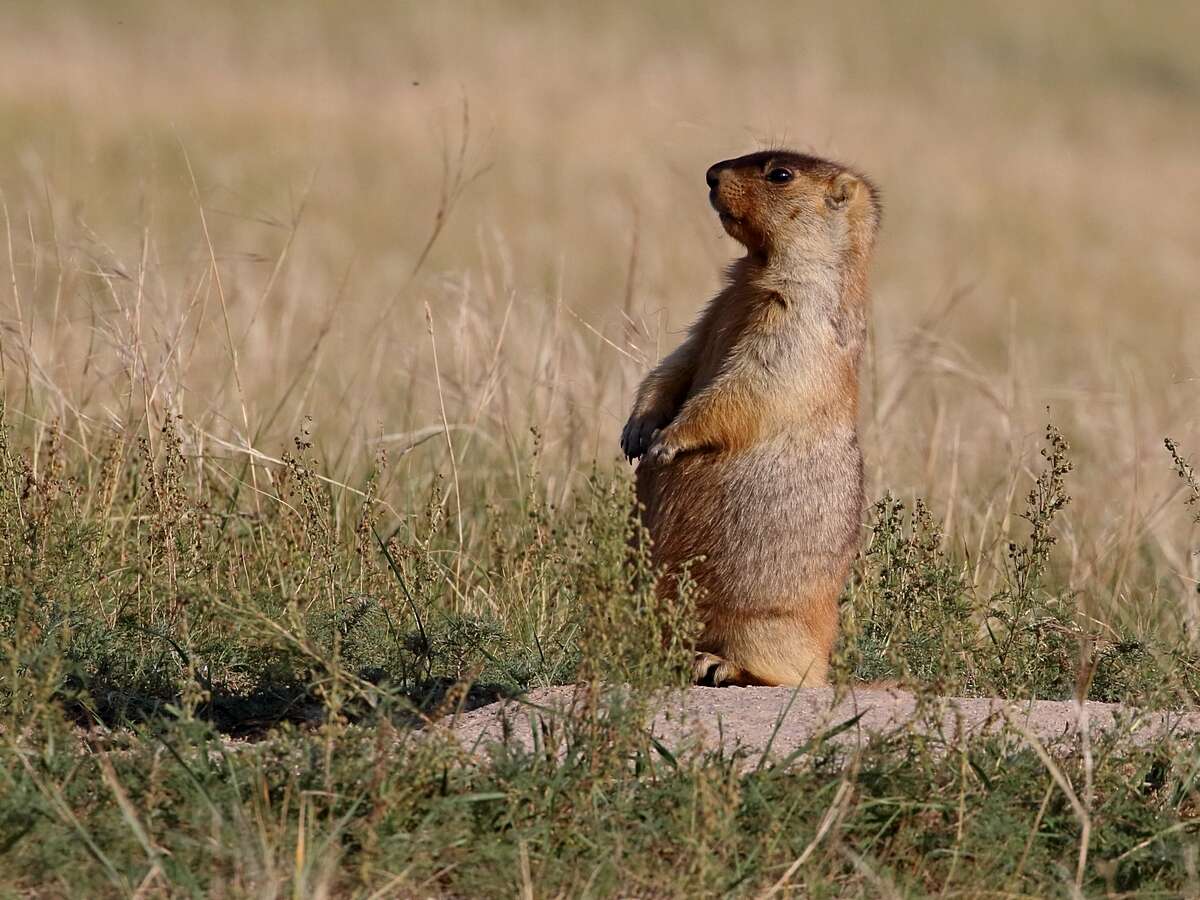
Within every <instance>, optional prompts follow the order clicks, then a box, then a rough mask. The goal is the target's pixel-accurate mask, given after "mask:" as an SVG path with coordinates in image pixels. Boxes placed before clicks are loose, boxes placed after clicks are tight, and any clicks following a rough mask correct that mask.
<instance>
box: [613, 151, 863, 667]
mask: <svg viewBox="0 0 1200 900" xmlns="http://www.w3.org/2000/svg"><path fill="white" fill-rule="evenodd" d="M780 169H783V170H786V171H787V172H788V173H790V176H791V177H790V179H787V180H784V179H783V178H782V176H779V175H778V172H777V170H780ZM772 173H775V174H774V175H772ZM707 177H708V183H709V186H710V200H711V202H712V205H713V207H714V208H715V209H716V210H717V212H718V213H719V214H720V218H721V222H722V224H723V225H724V226H725V230H726V231H728V232H729V234H730V235H732V236H733V237H734V238H736V239H737V240H738V241H739V242H741V243H742V244H743V245H744V246H745V248H746V251H747V252H746V255H745V256H744V257H743V258H742V259H739V260H738V261H736V262H735V263H734V264H733V265H732V266H731V267H730V270H729V284H728V286H726V288H725V289H724V290H722V291H721V292H720V293H719V294H718V295H717V296H716V297H715V298H714V299H713V300H712V301H711V302H710V303H709V304H708V306H707V307H706V308H705V309H704V311H703V312H702V313H701V315H700V317H699V319H697V321H696V322H695V324H693V325H692V327H691V329H690V331H689V332H688V335H687V337H686V339H685V340H684V341H683V343H682V344H681V345H680V346H679V347H678V348H677V349H676V350H675V351H674V352H673V353H671V354H670V355H669V356H667V357H666V358H664V359H663V360H662V361H661V362H660V363H659V364H658V366H656V367H655V369H654V370H653V371H652V372H650V374H648V375H647V376H646V378H645V380H644V381H643V382H642V384H641V387H640V388H639V389H638V392H637V399H636V401H635V402H634V407H633V413H632V415H631V416H630V418H629V422H628V423H627V424H626V426H625V430H624V433H623V434H622V436H621V445H622V447H623V449H624V450H625V453H626V454H627V455H628V456H629V457H630V458H631V459H633V458H638V457H641V459H642V461H641V463H640V465H639V466H638V470H637V494H638V500H639V502H640V504H641V505H642V507H643V509H644V512H643V516H644V520H645V524H646V527H647V529H648V531H649V533H650V537H651V540H652V541H653V554H654V559H655V561H656V562H657V563H658V564H659V565H662V566H663V567H664V568H665V570H666V571H667V573H668V577H667V578H666V579H664V585H669V584H670V583H671V581H672V579H671V577H670V575H671V573H677V572H678V571H679V569H680V568H681V567H682V566H683V565H684V564H685V563H688V562H692V566H691V574H692V577H693V578H694V579H695V580H696V582H697V584H698V586H699V587H700V589H701V592H700V593H701V595H700V598H699V600H698V610H699V613H700V617H701V620H702V630H701V634H700V638H699V640H698V642H697V645H696V650H697V657H696V664H695V667H696V668H695V674H696V680H697V681H704V682H706V683H713V684H789V685H794V684H805V685H816V684H824V683H825V681H826V672H827V669H828V665H829V654H830V651H831V649H832V647H833V643H834V640H835V639H836V637H837V624H838V623H837V618H838V610H837V598H838V595H839V594H840V593H841V590H842V587H843V585H844V584H845V580H846V576H847V573H848V571H849V567H850V563H851V561H852V559H853V557H854V553H855V550H856V548H857V546H858V540H859V529H860V527H861V516H862V502H863V489H862V455H861V452H860V451H859V446H858V434H857V427H858V426H857V418H858V369H859V363H860V360H861V358H862V351H863V345H864V343H865V338H866V306H867V266H868V263H869V259H870V254H871V248H872V245H873V243H874V238H875V232H876V230H877V228H878V225H879V214H880V209H879V200H878V192H877V191H876V189H875V188H874V186H873V185H871V183H870V182H869V181H868V180H867V179H866V178H865V177H863V176H862V175H859V174H858V173H856V172H853V171H851V170H850V169H848V168H846V167H844V166H841V165H838V164H837V163H833V162H829V161H827V160H822V159H817V158H815V157H811V156H805V155H802V154H798V153H791V152H787V151H764V152H761V153H752V154H750V155H748V156H743V157H739V158H738V159H732V160H726V161H725V162H720V163H717V164H716V165H715V166H713V167H712V168H711V169H709V171H708V176H707ZM664 589H665V587H664Z"/></svg>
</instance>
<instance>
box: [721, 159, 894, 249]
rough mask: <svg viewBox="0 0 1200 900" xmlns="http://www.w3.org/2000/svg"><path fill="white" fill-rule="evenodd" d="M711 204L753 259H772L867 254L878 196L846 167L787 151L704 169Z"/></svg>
mask: <svg viewBox="0 0 1200 900" xmlns="http://www.w3.org/2000/svg"><path fill="white" fill-rule="evenodd" d="M705 179H706V180H707V181H708V187H709V192H708V198H709V202H710V203H712V206H713V209H715V210H716V211H717V213H718V214H719V215H720V217H721V224H722V225H723V226H725V230H726V231H727V232H729V234H730V235H731V236H732V237H734V238H736V239H737V240H738V241H739V242H740V243H742V244H743V245H744V246H745V247H746V249H747V250H748V251H750V254H751V255H752V256H756V257H762V258H764V259H773V258H778V257H781V256H787V255H790V253H792V252H795V251H798V252H800V253H802V254H806V255H814V256H824V255H827V254H832V255H834V256H838V255H840V254H841V253H842V252H844V251H846V250H853V249H857V250H860V251H863V252H869V250H870V248H871V244H872V242H873V241H874V238H875V232H876V230H877V228H878V227H879V216H880V205H879V191H878V190H877V189H876V188H875V186H874V185H873V184H871V182H870V181H868V180H867V179H866V177H865V176H863V175H860V174H858V173H857V172H855V171H853V170H852V169H849V168H847V167H846V166H843V165H840V164H838V163H835V162H831V161H829V160H825V159H820V158H818V157H815V156H807V155H805V154H803V153H794V152H792V151H790V150H763V151H760V152H758V153H751V154H748V155H747V156H739V157H738V158H737V159H727V160H724V161H723V162H719V163H717V164H716V165H714V166H713V167H712V168H710V169H709V170H708V173H707V175H706V176H705Z"/></svg>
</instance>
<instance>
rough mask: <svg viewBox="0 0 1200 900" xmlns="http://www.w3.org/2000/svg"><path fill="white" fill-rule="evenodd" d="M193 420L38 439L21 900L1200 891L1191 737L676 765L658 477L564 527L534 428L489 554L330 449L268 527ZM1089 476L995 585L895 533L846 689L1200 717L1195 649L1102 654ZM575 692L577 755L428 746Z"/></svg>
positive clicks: (309, 460)
mask: <svg viewBox="0 0 1200 900" xmlns="http://www.w3.org/2000/svg"><path fill="white" fill-rule="evenodd" d="M182 429H183V426H182V423H179V422H177V421H171V422H169V423H168V426H167V427H166V428H164V429H163V431H162V432H161V433H160V434H159V435H157V436H156V441H155V444H156V449H155V450H153V451H151V450H150V445H149V442H148V441H144V440H143V441H135V442H132V443H130V444H123V443H120V442H117V443H114V444H112V445H111V446H109V447H107V448H104V449H100V450H97V451H94V452H92V453H91V454H89V455H86V456H85V455H84V454H82V453H81V452H80V451H79V450H78V448H77V447H74V446H73V445H72V443H71V441H70V440H68V439H67V437H66V436H65V435H63V434H61V433H60V432H57V431H51V432H49V433H48V434H47V435H45V436H43V437H42V438H41V439H40V440H37V439H35V438H33V437H30V436H29V435H27V434H26V433H25V432H24V431H23V430H22V429H12V428H11V426H8V425H7V424H6V429H5V432H4V434H5V437H4V442H3V444H0V565H2V566H3V571H4V588H3V592H2V593H0V658H2V659H3V666H4V668H3V675H2V681H0V684H2V687H0V722H2V723H3V724H2V728H3V730H2V732H0V755H2V762H3V766H2V767H0V771H2V772H3V774H2V775H0V779H2V788H0V860H2V861H3V865H2V866H0V869H2V871H3V872H4V875H3V879H2V881H0V885H2V886H3V889H4V890H5V891H7V892H9V893H11V894H13V895H14V896H19V895H22V893H23V892H27V891H30V890H33V891H36V892H39V893H48V894H51V895H53V894H58V895H62V896H80V895H88V896H102V895H108V896H121V895H125V894H128V893H132V892H135V891H136V890H138V889H139V888H141V889H142V890H143V891H144V892H146V894H147V895H150V896H176V895H179V896H209V895H224V896H244V895H255V896H287V895H291V896H369V895H372V893H373V892H376V891H381V892H382V894H380V895H381V896H387V895H389V894H401V895H413V894H415V895H422V896H424V895H446V896H496V897H506V896H513V895H514V894H518V893H521V892H522V891H526V890H532V891H534V892H535V895H537V896H542V895H545V896H564V895H565V896H578V895H588V896H616V895H621V896H628V895H630V894H635V895H637V894H640V895H645V896H685V895H687V896H694V895H696V894H700V895H705V896H724V895H727V894H730V893H732V894H736V895H744V896H756V895H758V894H759V893H760V892H762V891H764V890H766V889H768V888H770V887H771V886H772V885H774V884H775V883H776V882H777V881H779V880H780V879H781V878H783V877H784V876H785V874H786V876H787V877H786V884H785V885H783V886H782V887H781V890H788V891H803V893H805V894H806V895H811V896H844V895H846V894H850V895H856V894H862V895H867V896H875V895H878V894H880V893H883V894H891V893H895V894H903V895H923V894H925V893H937V892H942V891H950V892H956V891H966V892H967V893H971V894H975V893H980V892H984V891H986V890H988V889H994V890H1005V891H1009V892H1024V893H1025V894H1027V895H1032V896H1056V895H1064V896H1066V895H1069V894H1070V892H1071V890H1072V889H1073V885H1075V883H1076V875H1077V869H1078V866H1079V859H1080V846H1081V841H1082V840H1083V822H1084V821H1085V820H1086V821H1087V827H1088V833H1087V840H1086V849H1087V854H1086V858H1085V861H1084V865H1083V867H1082V868H1081V869H1078V874H1079V879H1080V883H1081V884H1082V887H1083V890H1084V892H1085V893H1091V892H1097V891H1104V890H1108V891H1117V892H1127V891H1137V892H1139V893H1140V894H1141V895H1147V896H1150V895H1155V893H1157V894H1158V895H1160V896H1173V895H1177V894H1178V892H1180V891H1182V890H1184V889H1185V888H1186V887H1187V885H1189V884H1193V883H1194V882H1192V881H1189V880H1188V879H1189V878H1192V875H1191V874H1190V873H1191V872H1193V871H1194V864H1195V851H1194V849H1193V848H1194V846H1195V844H1194V842H1193V835H1194V832H1195V830H1196V829H1197V828H1200V824H1198V823H1197V820H1196V818H1195V804H1196V785H1195V779H1196V777H1197V775H1198V774H1200V752H1198V751H1197V750H1196V749H1195V747H1194V746H1192V745H1190V744H1188V743H1186V742H1176V741H1173V740H1170V739H1168V740H1164V741H1162V742H1157V743H1155V744H1153V745H1151V746H1144V745H1140V744H1139V743H1137V742H1135V741H1131V740H1129V739H1128V738H1126V737H1112V738H1105V739H1103V740H1101V741H1100V742H1098V745H1097V746H1096V747H1095V748H1093V753H1092V759H1091V761H1089V762H1088V764H1087V765H1086V766H1085V763H1084V760H1083V758H1082V757H1081V756H1080V755H1079V754H1078V753H1072V752H1070V751H1069V748H1059V749H1058V750H1056V751H1055V753H1054V755H1052V756H1047V757H1046V758H1045V759H1043V758H1041V757H1040V756H1039V755H1038V753H1037V751H1036V750H1035V749H1034V748H1032V747H1031V746H1030V744H1029V743H1028V742H1027V741H1026V739H1025V738H1023V737H1022V736H1021V735H1019V734H1015V733H1002V734H1000V735H998V736H993V737H989V738H980V739H976V740H974V741H972V742H971V743H970V744H968V745H967V746H965V747H960V746H958V745H955V744H953V743H952V742H946V741H944V740H942V739H939V738H936V737H916V736H914V735H912V734H907V733H904V732H901V733H898V734H894V735H891V736H884V737H881V738H879V739H877V740H875V741H873V742H872V743H870V744H869V745H868V746H866V747H865V748H864V749H863V750H861V751H858V752H855V753H853V754H849V755H847V753H846V752H845V751H839V750H837V749H836V748H835V746H834V745H832V744H830V743H828V742H826V741H824V740H822V739H817V740H815V741H814V742H813V743H812V744H811V745H810V746H809V747H808V748H807V749H806V751H805V752H803V753H801V754H799V755H798V756H797V757H796V758H794V759H793V760H792V761H791V764H790V765H787V766H775V765H771V764H768V765H767V766H765V767H761V766H758V767H756V766H749V767H748V766H746V765H744V764H743V763H742V762H741V761H739V760H738V759H736V758H731V757H728V756H721V755H713V754H702V753H698V752H695V753H690V754H683V755H679V756H677V755H675V754H672V753H669V752H667V751H666V750H665V749H664V748H662V747H661V746H660V745H656V744H655V743H654V742H652V741H651V740H650V739H649V736H648V733H647V730H646V727H645V724H644V723H645V722H646V719H647V716H648V714H649V712H650V710H651V709H652V707H653V702H654V700H653V698H654V695H655V691H656V690H657V689H660V688H662V687H670V686H672V685H675V686H678V685H681V684H683V676H684V672H685V670H686V661H687V653H686V650H685V648H684V642H685V641H686V639H687V635H688V633H689V623H690V622H691V616H690V612H691V607H690V603H689V600H688V597H687V591H686V589H685V591H684V596H683V597H681V598H676V599H675V600H673V601H672V602H670V603H664V602H659V601H658V600H656V599H655V595H654V592H653V590H652V585H653V581H654V577H653V572H652V571H651V569H650V567H649V565H648V563H647V561H646V560H645V559H644V557H643V556H641V555H639V554H637V553H632V552H631V550H630V549H629V548H630V546H631V543H630V540H631V538H632V537H634V535H633V534H632V533H631V529H632V528H633V527H634V525H633V524H632V522H631V519H630V517H629V510H630V504H631V492H630V485H629V479H628V476H627V475H624V474H620V473H609V472H606V471H603V470H595V471H593V473H592V475H591V476H590V477H589V478H588V479H587V481H586V483H584V484H583V485H582V486H581V487H580V488H579V489H578V490H577V491H576V492H575V493H574V494H573V495H572V496H570V497H569V498H568V501H567V502H566V503H565V504H563V505H562V506H561V508H559V507H556V506H555V505H553V504H551V503H550V502H549V501H548V499H547V498H546V496H545V488H544V484H545V482H544V479H543V478H542V477H541V476H540V475H539V473H538V465H539V462H538V460H539V450H538V443H537V439H536V436H534V437H532V438H531V439H530V440H529V441H528V442H527V444H526V446H525V449H524V459H525V462H524V463H523V468H524V471H525V476H524V478H523V479H522V480H521V483H520V484H519V485H518V484H517V483H516V481H515V480H513V479H509V477H508V476H503V475H502V476H498V478H497V480H496V482H495V483H493V484H492V485H491V486H490V490H489V491H487V492H484V493H483V494H481V495H480V496H478V497H476V496H475V495H470V494H469V495H468V496H466V497H463V498H462V499H461V502H462V504H463V517H464V520H465V522H466V523H468V527H467V528H465V529H464V532H463V535H462V538H461V539H462V541H463V543H462V544H461V545H460V535H459V531H458V528H457V526H456V524H455V523H454V522H455V520H454V518H453V517H452V516H449V515H448V514H447V509H448V508H449V507H451V506H452V505H453V504H454V503H455V501H454V499H453V493H454V491H453V485H452V484H451V483H448V481H447V480H446V479H442V478H434V479H432V480H431V481H430V483H429V484H426V485H424V486H423V487H422V488H421V490H422V491H423V492H424V496H425V498H426V500H425V501H424V502H423V503H420V504H415V505H414V508H413V509H411V510H386V509H384V508H383V506H382V504H381V503H380V502H379V501H378V497H377V494H376V486H377V484H378V483H379V481H380V479H382V478H386V475H387V463H386V461H385V460H384V459H383V458H382V457H381V458H380V459H379V460H377V461H376V466H375V469H374V470H373V471H372V473H371V475H370V476H369V477H368V478H367V479H366V481H365V482H364V483H363V484H361V485H359V486H358V488H357V489H356V491H357V492H351V491H350V490H348V489H347V488H346V487H344V486H337V485H332V484H330V483H329V482H327V481H323V480H322V479H321V478H320V465H319V463H318V461H317V460H316V459H314V457H313V450H312V446H311V443H310V441H309V440H308V439H307V438H306V437H304V436H301V437H300V438H298V439H297V440H296V442H295V446H294V447H293V449H292V450H291V451H289V452H287V453H284V454H283V455H282V457H281V458H282V462H281V464H280V465H278V466H274V467H267V468H264V469H263V470H262V471H261V472H260V474H259V479H260V494H259V495H258V499H257V501H256V500H253V499H250V498H248V497H247V496H245V494H244V493H243V492H242V491H240V490H239V489H237V488H236V487H231V485H238V484H242V483H243V482H244V479H242V480H240V481H239V480H223V479H222V477H221V471H222V469H223V466H222V465H221V464H219V463H217V462H214V461H212V460H207V459H203V458H201V459H189V458H185V456H184V454H183V452H182V446H183V445H182V439H181V434H182ZM1068 452H1069V448H1068V447H1067V445H1066V442H1065V441H1064V440H1063V438H1062V437H1061V436H1060V435H1059V433H1058V432H1057V431H1056V430H1055V429H1053V428H1051V429H1049V431H1048V433H1047V446H1046V450H1045V453H1044V456H1045V459H1044V461H1043V462H1044V465H1043V468H1042V470H1041V472H1040V473H1038V474H1037V475H1036V477H1035V478H1034V479H1033V481H1032V483H1031V484H1030V487H1029V495H1028V498H1027V509H1026V513H1025V515H1026V519H1027V521H1026V522H1025V524H1024V526H1023V527H1022V528H1020V529H1016V530H1015V531H1017V532H1020V533H1015V534H1014V538H1013V541H1012V543H1011V546H1010V547H1009V549H1008V553H1007V558H1008V560H1009V566H1008V567H1007V569H1006V571H1005V574H1004V577H1003V579H1002V582H1001V583H1002V585H1003V586H1002V587H1001V588H1000V589H999V590H998V591H995V592H993V593H988V594H986V595H983V596H981V595H980V594H979V592H978V591H977V590H976V588H975V586H974V584H973V581H972V578H971V575H970V565H969V561H968V560H967V559H965V558H963V557H961V556H959V555H957V554H956V553H954V552H952V551H951V550H949V549H948V548H947V547H946V546H945V542H944V540H943V538H942V535H941V533H940V530H939V525H938V523H937V522H936V521H935V520H934V518H933V517H932V515H931V514H930V512H929V510H928V508H927V507H926V506H925V505H924V504H923V503H921V502H920V501H917V503H916V504H915V505H914V506H913V508H912V509H911V511H910V510H908V509H907V508H906V505H905V504H903V503H901V502H899V501H897V500H895V499H894V498H892V497H890V496H888V497H885V498H883V499H882V500H880V501H879V502H878V503H877V504H876V505H875V506H874V508H873V510H872V514H871V529H870V536H869V539H868V541H867V542H866V544H865V546H864V550H863V553H862V555H861V557H860V560H859V562H858V564H857V566H856V568H855V573H854V577H853V579H852V581H851V584H850V585H849V586H848V588H847V593H846V597H845V601H844V620H845V622H846V629H845V636H844V639H843V641H842V644H841V646H840V648H839V651H838V659H837V663H838V665H837V678H838V680H839V681H840V682H841V683H851V682H853V681H855V680H859V679H875V678H889V679H899V680H901V681H902V682H903V683H905V684H908V685H911V686H914V687H915V688H917V689H918V690H920V691H922V692H925V693H929V694H933V693H950V694H981V695H993V694H996V695H1002V696H1010V697H1052V698H1067V697H1071V696H1073V695H1074V693H1075V691H1076V690H1077V689H1079V686H1080V685H1083V686H1084V688H1085V689H1086V690H1087V691H1088V693H1089V695H1090V696H1091V697H1093V698H1099V699H1106V700H1122V701H1125V702H1131V703H1136V704H1138V705H1150V706H1163V705H1178V704H1179V703H1181V702H1186V703H1194V701H1195V697H1196V694H1197V690H1198V689H1200V679H1198V678H1197V677H1196V676H1195V675H1194V673H1195V672H1196V671H1197V667H1196V662H1195V660H1194V658H1192V657H1190V656H1188V655H1187V654H1186V652H1185V649H1184V648H1183V647H1181V646H1176V644H1175V643H1174V640H1175V639H1174V638H1172V637H1171V636H1170V635H1166V634H1159V635H1155V634H1151V635H1140V636H1136V638H1135V636H1132V635H1112V634H1109V633H1103V634H1101V633H1100V632H1099V631H1098V630H1097V628H1096V627H1095V625H1094V623H1089V621H1088V620H1087V619H1086V618H1084V617H1082V616H1081V615H1080V614H1079V613H1077V612H1076V609H1077V606H1076V602H1075V598H1074V597H1073V596H1072V594H1071V592H1069V591H1067V590H1066V589H1064V588H1063V587H1062V586H1061V585H1059V584H1058V583H1057V582H1056V580H1055V567H1054V564H1053V553H1052V548H1053V544H1054V542H1055V519H1056V517H1057V516H1058V515H1059V514H1060V513H1061V511H1062V509H1063V508H1064V507H1065V505H1066V504H1067V502H1068V501H1067V496H1066V493H1065V489H1066V483H1067V479H1068V478H1069V472H1070V468H1071V465H1070V462H1069V459H1068ZM1175 452H1176V453H1178V451H1177V450H1176V451H1175ZM34 459H36V460H37V468H36V469H35V468H34V466H33V463H32V460H34ZM1177 459H1178V464H1179V466H1180V472H1181V474H1183V475H1184V476H1185V477H1186V476H1188V475H1190V470H1188V469H1187V468H1186V462H1185V461H1184V460H1183V459H1182V457H1177ZM1169 463H1170V460H1169V459H1168V458H1167V457H1165V456H1164V465H1169ZM663 635H667V636H669V639H668V640H667V641H664V640H663ZM575 680H581V681H583V682H585V683H588V684H591V685H593V686H594V690H593V700H594V702H592V703H590V704H587V705H585V707H584V711H583V712H582V713H580V715H579V716H578V717H577V718H576V719H573V720H569V721H566V722H564V723H563V724H562V729H563V741H564V748H565V749H564V752H563V754H562V755H561V757H555V756H553V755H551V756H549V757H548V756H546V755H545V754H544V753H539V752H531V753H526V752H523V751H520V750H517V749H514V748H511V747H510V748H508V749H506V750H504V751H502V752H499V753H498V754H497V755H495V756H494V757H493V758H492V759H491V761H490V762H483V761H481V760H479V759H476V758H474V757H472V756H470V755H469V754H468V753H466V752H465V751H464V750H462V749H460V748H458V747H456V746H455V745H453V744H452V743H451V742H449V741H447V740H446V739H444V738H442V737H439V736H437V735H436V734H434V733H430V732H427V731H425V730H424V728H423V725H424V723H426V722H428V721H429V720H430V719H431V718H436V717H438V716H439V715H442V714H445V713H448V712H452V711H453V710H455V709H461V708H467V707H471V706H474V705H477V704H479V703H482V702H486V701H488V700H491V699H495V698H497V697H500V696H505V695H512V694H519V693H521V692H523V691H525V690H528V689H531V688H535V687H538V686H542V685H548V684H557V683H564V682H571V681H575ZM605 685H607V686H608V687H605ZM617 685H626V687H625V688H622V689H619V690H614V686H617ZM1051 768H1053V769H1054V770H1055V771H1056V774H1057V775H1058V777H1059V778H1061V779H1063V780H1064V781H1065V783H1066V785H1067V786H1068V787H1067V789H1066V790H1064V788H1063V787H1061V786H1060V785H1059V783H1058V782H1056V780H1055V776H1054V775H1053V774H1051ZM1071 786H1074V787H1073V788H1072V787H1071ZM1068 790H1070V791H1072V792H1074V793H1076V794H1077V795H1078V796H1077V797H1076V802H1077V803H1079V804H1081V806H1080V809H1082V810H1083V815H1081V814H1080V810H1079V809H1076V807H1075V806H1074V804H1073V803H1072V801H1071V798H1070V796H1069V794H1068V793H1067V791H1068ZM1081 797H1082V798H1083V799H1080V798H1081ZM1085 803H1086V806H1083V804H1085ZM798 859H799V860H800V862H799V864H798V865H793V863H794V862H795V861H796V860H798ZM664 872H669V873H670V877H669V878H664V875H663V873H664Z"/></svg>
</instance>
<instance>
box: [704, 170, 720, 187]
mask: <svg viewBox="0 0 1200 900" xmlns="http://www.w3.org/2000/svg"><path fill="white" fill-rule="evenodd" d="M704 180H705V181H707V182H708V186H709V187H710V188H715V187H716V186H717V185H718V184H720V182H721V167H720V166H719V165H716V166H712V167H711V168H710V169H709V170H708V171H707V172H705V173H704Z"/></svg>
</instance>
